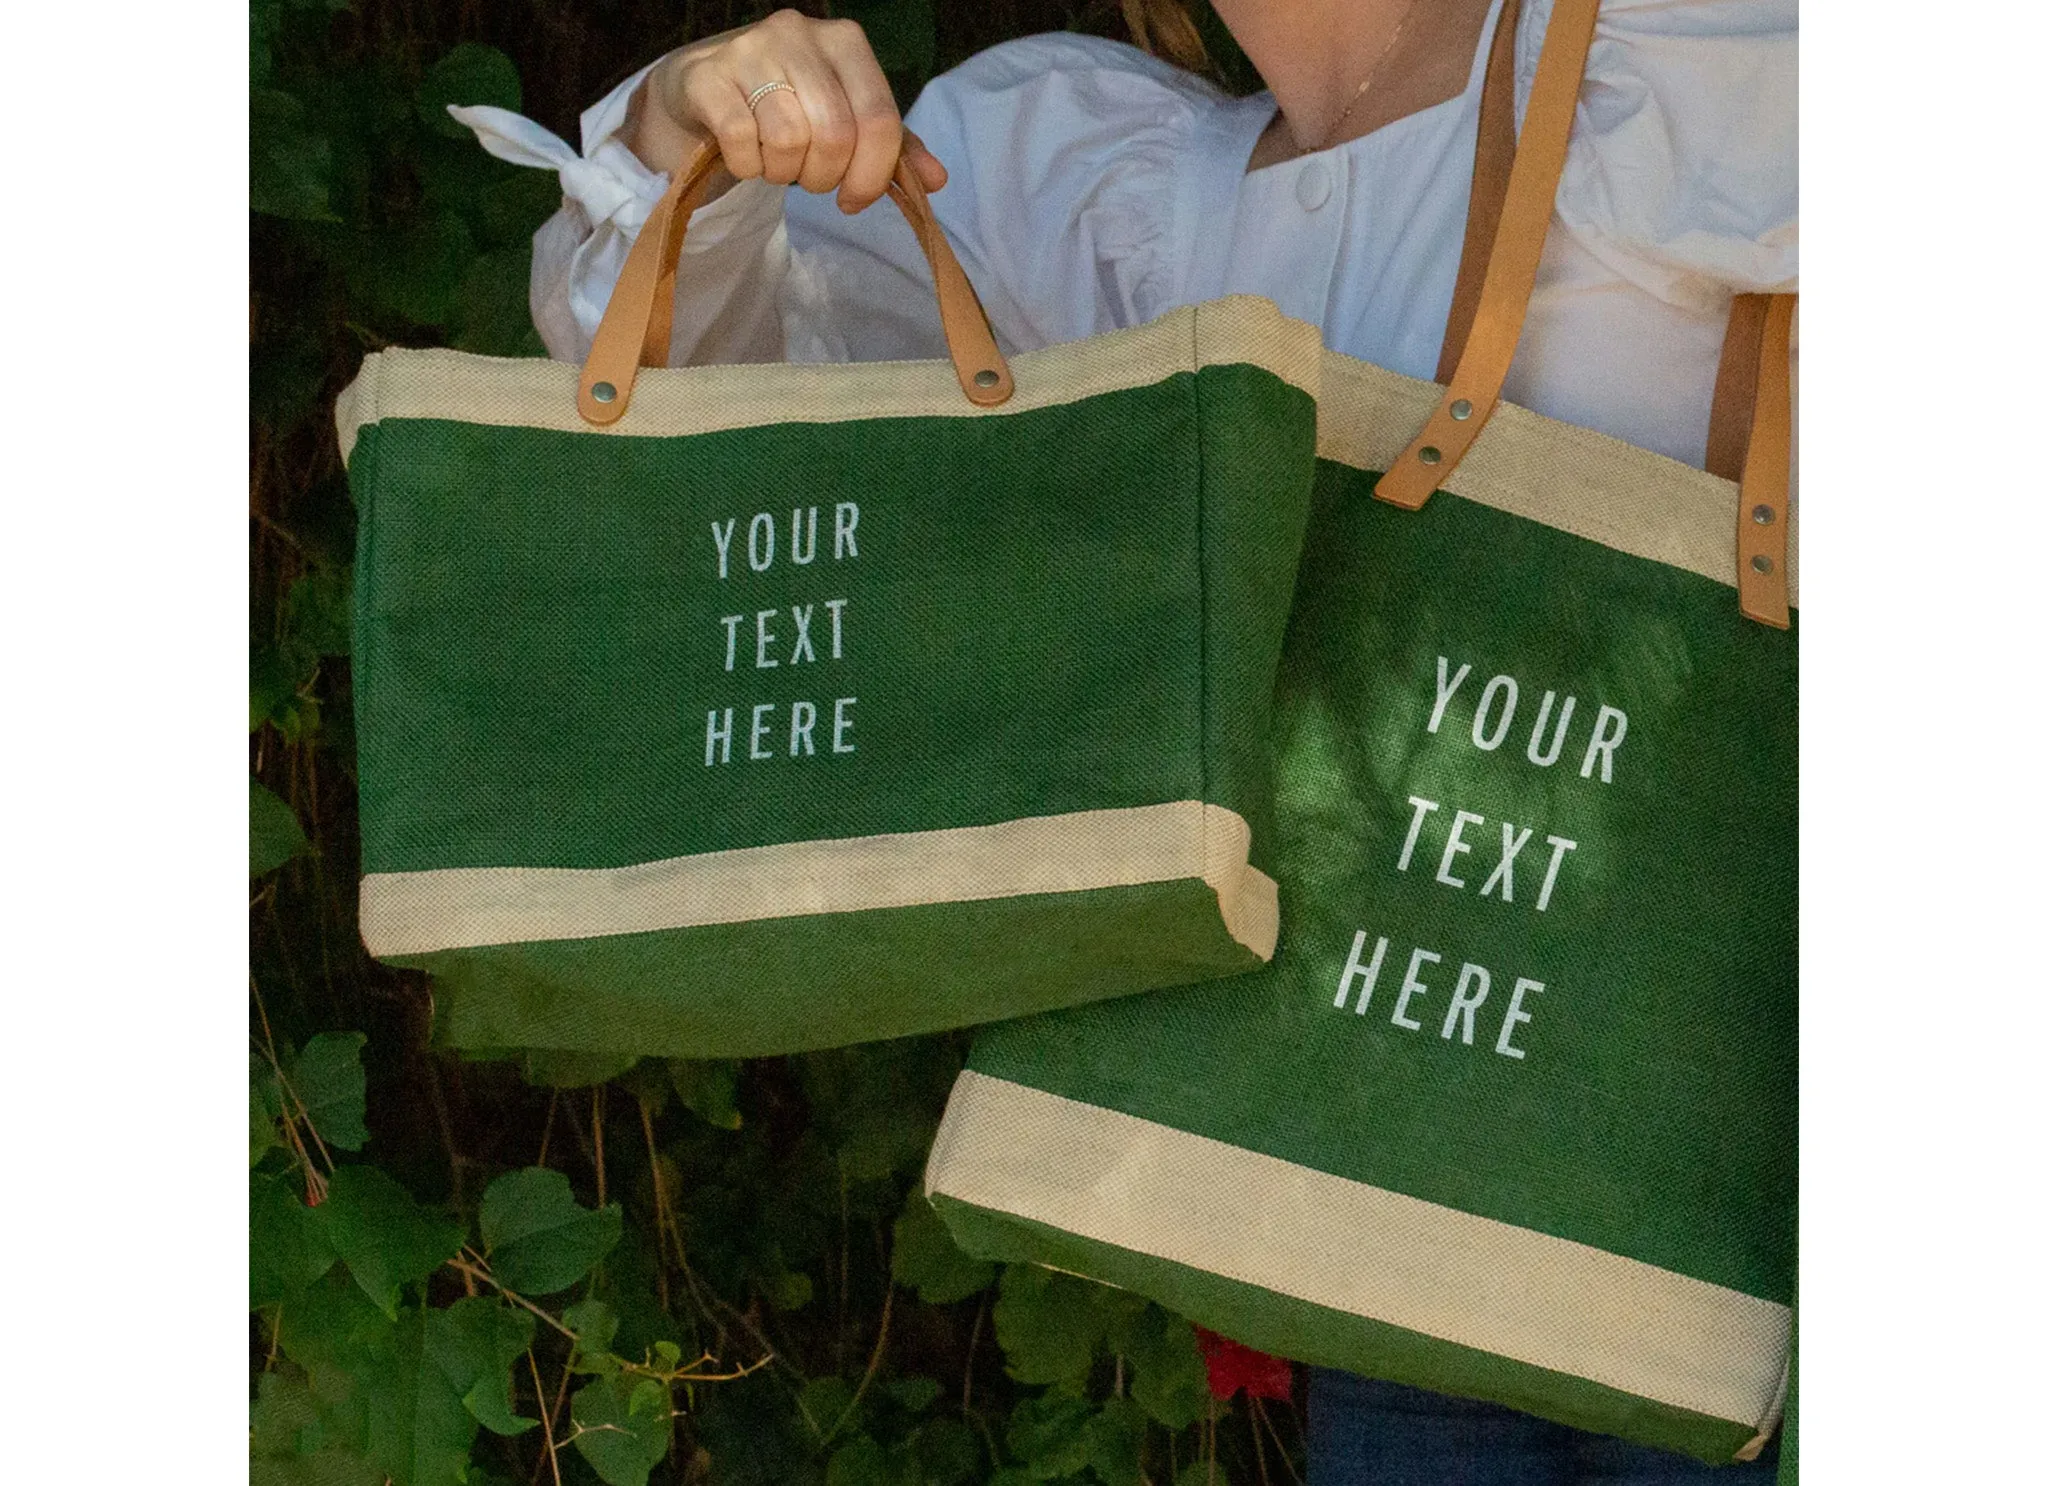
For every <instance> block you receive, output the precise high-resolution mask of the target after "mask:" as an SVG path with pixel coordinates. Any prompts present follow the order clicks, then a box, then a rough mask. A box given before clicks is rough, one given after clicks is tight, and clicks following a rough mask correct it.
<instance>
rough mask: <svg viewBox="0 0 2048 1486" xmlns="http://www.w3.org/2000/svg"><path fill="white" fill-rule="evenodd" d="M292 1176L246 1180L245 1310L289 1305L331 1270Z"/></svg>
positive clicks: (320, 1233)
mask: <svg viewBox="0 0 2048 1486" xmlns="http://www.w3.org/2000/svg"><path fill="white" fill-rule="evenodd" d="M298 1181H299V1178H298V1173H297V1172H296V1171H292V1172H285V1173H282V1174H277V1175H268V1174H260V1173H255V1172H252V1173H250V1176H249V1308H250V1309H251V1310H254V1309H256V1308H257V1307H258V1306H265V1305H273V1304H275V1303H277V1302H279V1301H289V1300H292V1299H295V1298H296V1297H297V1296H298V1295H300V1294H301V1293H302V1292H303V1291H304V1290H305V1289H306V1287H307V1286H308V1285H310V1284H312V1283H313V1282H314V1281H315V1280H317V1279H319V1278H320V1276H322V1275H323V1274H325V1273H327V1271H328V1270H330V1269H332V1268H333V1267H334V1257H335V1256H334V1248H333V1246H332V1245H331V1244H329V1243H328V1241H327V1235H326V1232H325V1230H324V1229H323V1228H322V1226H321V1224H320V1221H319V1219H318V1218H317V1217H316V1216H315V1214H316V1212H317V1209H314V1208H309V1207H307V1206H306V1204H305V1203H303V1202H301V1201H300V1200H299V1197H298V1192H297V1187H298Z"/></svg>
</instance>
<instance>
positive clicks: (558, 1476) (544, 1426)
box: [526, 1347, 568, 1486]
mask: <svg viewBox="0 0 2048 1486" xmlns="http://www.w3.org/2000/svg"><path fill="white" fill-rule="evenodd" d="M526 1366H527V1369H528V1370H529V1371H531V1372H532V1374H533V1398H534V1402H535V1403H541V1402H542V1401H543V1400H545V1399H546V1397H547V1394H546V1392H545V1391H544V1390H543V1389H542V1388H541V1386H540V1364H539V1363H537V1362H535V1361H534V1360H533V1348H531V1347H528V1348H527V1349H526ZM562 1381H563V1382H564V1383H567V1382H568V1374H567V1373H566V1372H565V1373H563V1375H562ZM540 1429H541V1438H542V1442H543V1443H544V1444H546V1446H547V1452H548V1466H549V1468H550V1469H551V1470H553V1471H554V1473H555V1486H562V1462H561V1461H560V1460H559V1459H558V1458H556V1455H555V1425H554V1421H553V1420H552V1419H550V1418H549V1417H548V1411H547V1409H546V1408H545V1407H543V1408H542V1410H541V1416H540Z"/></svg>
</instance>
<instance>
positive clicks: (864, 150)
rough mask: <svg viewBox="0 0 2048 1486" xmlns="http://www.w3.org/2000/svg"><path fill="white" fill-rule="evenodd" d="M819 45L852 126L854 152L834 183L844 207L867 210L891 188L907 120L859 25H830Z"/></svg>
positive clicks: (840, 204) (821, 29) (825, 28)
mask: <svg viewBox="0 0 2048 1486" xmlns="http://www.w3.org/2000/svg"><path fill="white" fill-rule="evenodd" d="M818 43H819V49H820V51H822V52H823V54H824V57H825V60H826V61H827V62H828V63H829V64H830V66H831V68H832V72H833V76H834V79H835V81H836V82H837V83H838V86H839V89H840V96H841V97H842V98H843V99H844V100H845V104H846V108H847V113H848V117H849V119H850V121H851V123H852V127H853V148H852V150H851V151H850V153H849V154H848V157H847V160H846V164H845V167H844V169H843V170H841V172H840V174H839V178H838V180H837V181H836V182H835V183H834V184H836V185H837V186H838V187H839V209H840V210H841V211H844V212H857V211H862V210H864V209H865V208H867V207H870V206H872V205H874V204H875V202H877V201H879V200H880V199H881V196H882V193H883V192H884V191H886V190H888V189H889V178H890V177H891V176H893V175H894V174H895V173H896V157H897V155H898V154H900V153H901V152H902V149H903V118H902V116H901V115H900V114H898V113H897V112H896V98H895V95H894V94H892V93H891V92H890V91H889V80H888V79H887V78H886V77H884V76H883V75H882V68H881V64H880V63H878V62H877V61H876V60H875V53H874V49H873V48H872V47H870V46H869V45H868V38H867V33H866V32H864V31H862V30H861V28H860V25H859V23H858V22H855V21H830V22H827V23H826V24H825V25H824V26H822V27H820V28H819V33H818ZM823 189H826V190H830V189H831V187H830V186H826V187H824V188H823Z"/></svg>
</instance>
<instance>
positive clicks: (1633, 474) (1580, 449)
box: [1316, 352, 1799, 605]
mask: <svg viewBox="0 0 2048 1486" xmlns="http://www.w3.org/2000/svg"><path fill="white" fill-rule="evenodd" d="M1442 396H1443V389H1442V388H1441V387H1439V386H1437V384H1436V383H1434V382H1423V381H1418V380H1417V379H1416V378H1414V377H1404V376H1402V375H1400V374H1399V373H1398V372H1391V371H1388V370H1386V369H1385V368H1384V367H1378V366H1372V365H1370V364H1368V363H1366V362H1363V361H1358V360H1356V359H1354V358H1352V357H1349V356H1339V355H1337V354H1336V353H1335V352H1326V353H1325V354H1324V358H1323V379H1322V397H1321V399H1320V402H1319V405H1318V411H1317V418H1316V445H1317V447H1316V453H1317V454H1318V456H1320V457H1321V458H1323V459H1328V460H1331V461H1333V462H1335V463H1337V464H1347V465H1350V466H1351V467H1352V468H1353V469H1361V470H1384V469H1386V467H1387V466H1388V465H1390V464H1392V463H1393V462H1394V460H1395V459H1396V458H1398V457H1399V456H1400V454H1401V451H1402V450H1404V449H1406V448H1407V447H1408V441H1409V440H1410V439H1412V438H1413V437H1414V436H1415V430H1416V429H1418V428H1420V427H1421V426H1422V425H1423V424H1424V423H1425V422H1427V421H1428V419H1429V415H1430V414H1431V413H1432V412H1433V411H1434V410H1435V408H1436V404H1437V399H1438V398H1440V397H1442ZM1443 488H1444V489H1445V490H1448V491H1449V492H1451V494H1453V495H1456V496H1460V497H1462V498H1464V499H1465V500H1469V501H1476V502H1477V503H1479V504H1480V505H1483V506H1491V507H1493V508H1494V509H1495V510H1497V511H1506V512H1508V513H1509V514H1510V515H1514V516H1522V517H1526V518H1528V519H1529V520H1531V521H1540V522H1542V523H1543V524H1544V525H1546V526H1551V527H1555V528H1557V529H1558V530H1560V531H1567V532H1570V533H1571V534H1572V535H1573V536H1577V537H1584V538H1586V539H1587V540H1588V541H1593V542H1598V543H1600V544H1601V545H1602V546H1606V547H1612V548H1614V549H1615V550H1616V551H1618V552H1626V553H1628V554H1630V555H1631V556H1634V557H1643V558H1648V559H1649V560H1650V561H1652V562H1661V563H1667V564H1669V565H1670V566H1672V567H1677V568H1684V569H1685V570H1686V571H1688V572H1692V573H1698V574H1699V575H1700V576H1701V577H1703V578H1711V579H1713V580H1714V581H1715V582H1717V583H1725V584H1727V585H1728V586H1729V587H1730V588H1733V587H1734V586H1735V523H1736V515H1737V506H1738V503H1739V500H1740V491H1739V490H1738V489H1737V487H1736V485H1735V484H1734V482H1733V481H1729V480H1723V479H1721V478H1720V477H1719V476H1718V475H1710V474H1708V473H1706V471H1704V470H1696V469H1693V468H1692V467H1691V466H1690V465H1684V464H1680V463H1679V462H1678V461H1677V460H1675V459H1667V458H1666V457H1665V456H1663V455H1662V454H1653V453H1651V452H1650V451H1649V450H1648V449H1640V448H1637V447H1636V446H1635V445H1633V444H1626V443H1623V442H1622V441H1621V440H1620V439H1614V438H1609V437H1608V436H1607V435H1606V434H1602V433H1595V432H1593V430H1591V429H1589V428H1579V427H1577V426H1575V425H1573V424H1570V423H1560V422H1559V421H1558V420H1556V419H1555V418H1545V417H1544V416H1542V415H1541V414H1540V413H1532V412H1530V411H1529V410H1528V409H1527V408H1520V407H1516V406H1515V405H1514V404H1513V403H1502V404H1501V405H1500V407H1499V408H1498V409H1497V410H1495V412H1494V415H1493V417H1492V418H1491V419H1490V420H1488V422H1487V425H1486V431H1485V432H1484V433H1482V434H1480V435H1479V439H1478V442H1476V443H1475V444H1473V446H1472V448H1471V451H1470V452H1469V453H1467V454H1466V456H1465V457H1464V459H1463V460H1462V461H1460V462H1459V464H1458V467H1457V468H1456V469H1455V470H1453V471H1452V472H1451V475H1450V478H1449V479H1447V480H1446V481H1445V482H1444V485H1443ZM1788 519H1789V520H1790V521H1791V523H1792V524H1791V526H1790V527H1789V528H1788V529H1787V531H1786V534H1785V535H1786V560H1785V573H1786V580H1787V584H1788V587H1789V590H1790V593H1791V596H1792V602H1793V603H1794V604H1795V605H1796V604H1797V603H1798V602H1799V540H1798V538H1799V503H1798V501H1796V500H1795V501H1793V502H1792V510H1791V512H1790V515H1789V518H1788Z"/></svg>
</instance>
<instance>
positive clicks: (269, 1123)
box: [249, 1083, 284, 1166]
mask: <svg viewBox="0 0 2048 1486" xmlns="http://www.w3.org/2000/svg"><path fill="white" fill-rule="evenodd" d="M283 1145H284V1142H283V1141H282V1140H281V1139H279V1138H278V1134H277V1113H276V1111H275V1110H273V1109H272V1108H271V1106H270V1101H269V1100H268V1099H266V1098H264V1097H263V1087H262V1085H260V1084H254V1083H252V1084H250V1085H249V1164H250V1165H251V1166H254V1165H255V1164H256V1163H257V1162H258V1161H261V1160H262V1159H263V1158H264V1157H265V1156H267V1155H269V1154H270V1153H271V1152H272V1151H274V1150H277V1149H279V1148H280V1147H281V1146H283Z"/></svg>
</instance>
